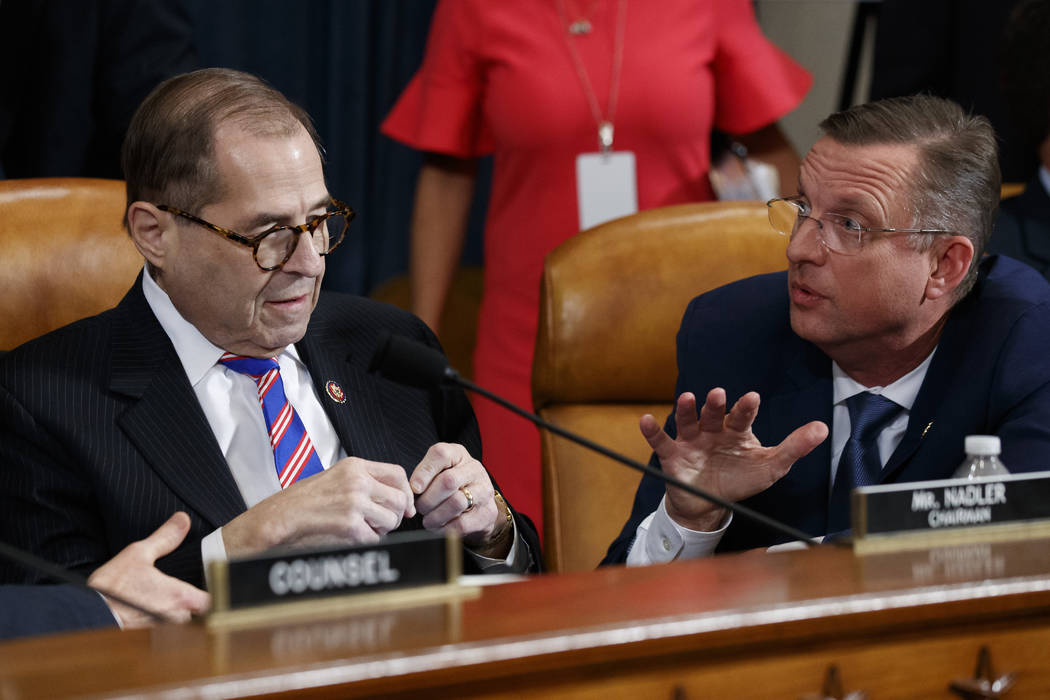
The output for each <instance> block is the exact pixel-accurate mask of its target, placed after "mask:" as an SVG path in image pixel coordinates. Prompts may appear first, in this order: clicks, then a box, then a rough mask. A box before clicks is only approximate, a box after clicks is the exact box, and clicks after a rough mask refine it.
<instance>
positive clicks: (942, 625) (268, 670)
mask: <svg viewBox="0 0 1050 700" xmlns="http://www.w3.org/2000/svg"><path fill="white" fill-rule="evenodd" d="M982 645H986V646H987V647H988V648H989V650H990V652H991V659H992V663H993V665H994V667H995V670H996V671H998V672H1006V671H1014V672H1018V673H1019V676H1018V678H1017V682H1016V685H1015V687H1014V688H1013V690H1012V691H1011V692H1010V693H1008V694H1007V695H1006V696H1005V697H1007V698H1034V697H1041V698H1045V697H1050V542H1047V541H1035V542H1027V543H998V544H981V545H966V546H958V547H952V548H944V549H933V550H924V551H918V552H909V553H897V554H884V555H874V556H869V557H867V558H863V559H862V558H856V557H854V556H853V554H852V552H851V551H849V550H845V549H834V548H830V547H825V548H819V549H815V550H810V551H797V552H785V553H780V554H764V553H748V554H742V555H732V556H723V557H718V558H715V559H709V560H703V561H694V562H680V563H677V564H672V565H667V566H654V567H649V568H645V569H625V568H610V569H603V570H600V571H596V572H586V573H577V574H566V575H561V576H549V577H539V578H536V579H533V580H529V581H524V582H519V583H511V584H506V585H501V586H491V587H486V588H485V589H484V591H483V593H482V595H481V596H480V597H479V598H477V599H475V600H470V601H467V602H464V603H462V605H461V606H460V607H458V608H457V607H455V606H432V607H425V608H417V609H415V610H409V611H396V612H379V611H377V612H373V613H369V614H367V615H361V616H356V617H344V618H340V619H331V620H325V621H322V622H314V623H309V624H297V625H281V626H272V627H263V628H258V629H254V630H248V631H237V632H227V633H212V632H208V631H207V630H206V629H204V628H203V627H202V626H199V625H188V626H183V627H176V626H169V627H161V628H157V629H153V630H148V631H135V632H119V631H117V630H101V631H94V632H84V633H79V634H71V635H64V636H56V637H50V638H38V639H31V640H24V641H20V642H14V643H8V644H4V645H0V697H2V698H4V699H5V700H6V699H7V698H12V699H13V698H37V697H48V698H50V697H59V696H66V695H89V696H96V695H97V696H107V697H108V696H125V695H139V694H149V695H154V696H161V697H165V696H166V697H179V698H183V697H193V696H207V697H242V696H254V695H260V696H267V695H279V694H282V693H297V694H301V695H305V696H310V697H341V698H349V697H362V696H369V697H376V696H382V697H388V696H389V697H413V698H417V699H418V698H426V697H456V698H482V697H483V698H514V697H529V698H532V697H541V696H542V697H555V698H595V697H597V698H602V699H603V700H612V699H613V698H723V697H724V698H740V697H760V698H781V697H782V698H799V697H801V696H802V695H804V694H805V693H807V692H817V691H819V690H820V688H821V685H822V681H823V678H824V675H825V672H826V669H827V667H828V665H829V664H832V663H834V664H836V665H837V666H838V668H839V670H840V672H841V676H842V679H843V683H844V686H845V690H846V691H847V692H848V691H852V690H858V689H862V690H866V691H867V692H868V693H869V696H868V697H869V698H872V700H875V699H876V698H952V697H956V696H955V695H953V694H951V693H950V692H949V691H948V683H949V681H950V680H952V679H954V678H961V677H967V676H972V675H973V672H974V668H975V665H976V659H977V653H978V649H979V648H980V647H981V646H982Z"/></svg>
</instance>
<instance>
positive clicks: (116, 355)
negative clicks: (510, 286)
mask: <svg viewBox="0 0 1050 700" xmlns="http://www.w3.org/2000/svg"><path fill="white" fill-rule="evenodd" d="M122 160H123V167H124V172H125V177H126V180H127V191H128V208H127V215H126V221H127V227H128V231H129V232H130V235H131V239H132V241H133V242H134V244H135V246H136V247H137V248H138V250H139V251H140V252H141V253H142V255H143V258H144V259H145V273H144V274H143V275H141V276H140V278H139V280H138V281H137V282H136V283H135V284H134V285H133V287H132V289H131V290H130V291H129V292H128V294H127V295H126V296H125V298H124V299H123V300H122V301H121V303H120V304H119V305H118V306H117V307H116V308H115V309H112V310H110V311H108V312H106V313H103V314H101V315H99V316H96V317H93V318H89V319H85V320H84V321H81V322H78V323H76V324H73V325H70V326H67V327H65V328H62V329H59V330H58V331H56V332H55V333H52V334H49V335H47V336H44V337H42V338H38V339H36V340H34V341H31V342H30V343H27V344H26V345H23V346H22V347H20V348H17V349H15V350H13V351H12V352H10V353H9V354H7V355H6V356H5V357H4V358H3V360H2V361H0V431H2V434H0V457H2V459H0V464H3V465H4V466H3V467H2V468H0V532H3V533H4V535H5V537H9V538H11V540H12V542H13V543H14V544H17V545H20V546H22V547H24V548H26V549H29V550H30V551H33V552H35V553H36V554H38V555H40V556H43V557H45V558H47V559H50V560H52V561H54V562H56V563H58V564H61V565H64V566H67V567H71V568H75V569H78V570H82V571H85V572H86V571H91V570H93V569H95V568H96V567H98V566H99V565H101V564H102V563H103V562H104V561H105V560H107V559H108V558H110V557H111V556H113V555H114V554H115V553H116V552H117V551H119V550H120V549H121V548H122V547H124V546H125V545H126V544H127V543H128V542H131V541H132V540H135V539H141V538H142V537H145V535H146V534H148V533H149V532H150V531H152V530H153V529H154V528H155V527H156V526H157V525H158V524H159V523H160V522H162V521H163V520H164V519H166V518H167V516H168V514H170V513H171V512H172V511H175V510H183V511H186V512H187V513H188V514H189V515H190V518H191V521H192V522H191V529H190V534H189V536H188V537H187V539H186V542H185V543H184V544H183V545H182V546H181V547H179V548H178V549H176V550H175V552H173V553H172V554H171V555H169V556H167V557H165V558H163V559H161V560H160V561H159V562H158V567H159V568H160V569H161V570H162V571H165V572H167V573H170V574H172V575H174V576H176V577H178V578H181V579H183V580H186V581H189V582H191V583H195V584H198V585H199V584H200V583H201V582H202V581H203V566H202V563H203V562H205V561H211V560H219V559H222V558H224V557H234V556H242V555H249V554H252V553H255V552H259V551H262V550H265V549H268V548H271V547H275V546H313V545H320V544H351V543H368V542H373V541H376V540H378V539H379V538H380V537H381V536H382V535H384V534H386V533H388V532H391V531H394V530H398V529H405V528H417V529H418V528H426V529H428V530H433V531H442V532H447V531H451V532H455V533H457V534H459V535H460V536H461V537H462V539H463V543H464V546H465V550H466V556H465V557H464V563H465V565H466V566H467V567H469V568H472V569H473V570H475V571H492V570H507V569H508V568H509V569H512V570H516V571H524V570H526V569H530V568H534V567H535V566H537V565H538V563H539V561H540V556H539V547H538V542H537V538H536V533H535V530H534V528H533V527H532V525H531V524H530V523H529V522H528V519H527V518H524V517H522V516H520V515H519V514H516V513H514V512H513V511H511V509H510V508H509V506H508V505H507V503H506V502H505V501H504V500H503V498H502V496H500V495H499V493H498V491H497V490H496V487H495V485H494V484H493V482H492V480H491V478H490V477H489V475H488V473H487V472H486V470H485V468H484V467H483V466H482V464H481V462H480V461H479V458H480V457H481V446H480V438H479V436H478V429H477V423H476V421H475V420H474V415H473V412H472V411H471V409H470V405H469V402H468V401H467V399H466V397H465V395H464V394H463V392H462V391H459V390H450V389H434V390H431V391H425V390H418V389H412V388H406V387H403V386H400V385H397V384H394V383H393V382H390V381H387V380H384V379H381V378H379V377H376V376H374V375H371V374H369V373H368V371H367V370H368V365H369V361H370V358H371V356H372V354H373V352H374V350H375V348H376V343H377V337H378V336H379V334H380V333H381V332H382V331H390V332H392V333H397V334H402V335H406V336H410V337H412V338H414V339H417V340H419V341H421V342H426V343H429V344H431V345H433V346H436V345H437V341H436V339H435V338H434V336H433V334H432V333H431V332H430V331H429V329H427V328H426V326H425V325H424V324H423V323H422V322H421V321H419V320H418V319H416V318H415V317H413V316H411V315H410V314H407V313H405V312H402V311H400V310H397V309H394V308H392V307H389V306H386V305H383V304H379V303H376V302H372V301H370V300H367V299H362V298H357V297H346V296H342V295H336V294H327V293H322V292H321V279H322V277H323V276H324V271H325V258H324V256H325V255H327V254H328V253H329V252H331V251H332V250H334V249H335V247H336V246H337V245H338V244H339V242H340V240H342V237H343V236H344V235H345V232H346V230H347V227H348V225H349V220H350V219H351V218H352V216H353V212H352V211H351V210H350V209H349V207H347V206H346V205H344V204H342V203H341V202H339V201H338V200H336V199H334V198H333V197H332V195H331V194H330V193H329V192H328V189H327V187H326V184H325V179H324V173H323V170H322V159H321V148H320V145H319V144H318V140H317V136H316V133H315V131H314V129H313V126H312V124H311V122H310V119H309V117H308V116H307V115H306V114H305V113H304V112H303V111H302V110H301V109H300V108H298V107H297V106H295V105H293V104H292V103H290V102H289V101H288V100H287V99H286V98H285V97H284V96H283V95H282V94H281V93H279V92H278V91H276V90H274V89H273V88H271V87H270V86H269V85H266V84H265V83H264V82H263V81H261V80H259V79H258V78H255V77H254V76H250V75H247V74H244V73H240V72H237V71H232V70H223V69H207V70H202V71H197V72H194V73H188V74H185V75H181V76H177V77H175V78H172V79H170V80H168V81H165V82H164V83H162V84H161V85H160V86H158V87H157V88H156V89H155V90H154V91H153V92H152V93H151V94H150V95H149V96H148V97H147V98H146V100H145V101H144V102H143V104H142V105H141V106H140V107H139V109H138V111H137V112H136V113H135V116H134V117H133V119H132V122H131V125H130V127H129V129H128V135H127V138H126V140H125V142H124V149H123V159H122ZM22 578H23V575H22V574H21V572H14V571H11V570H10V569H8V570H6V571H0V580H4V579H7V580H12V579H14V580H19V579H22Z"/></svg>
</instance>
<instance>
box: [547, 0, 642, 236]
mask: <svg viewBox="0 0 1050 700" xmlns="http://www.w3.org/2000/svg"><path fill="white" fill-rule="evenodd" d="M556 3H557V7H558V15H559V17H560V19H561V23H562V28H563V30H564V31H565V41H566V43H567V44H568V47H569V55H570V56H571V57H572V63H573V66H574V67H575V69H576V75H577V76H578V77H579V79H580V85H581V86H582V87H583V92H584V95H585V96H586V98H587V104H588V106H589V107H590V109H591V115H592V116H593V118H594V121H595V124H596V125H597V128H598V147H599V152H598V153H580V154H579V155H577V156H576V200H577V205H578V210H579V225H580V230H583V229H587V228H591V227H592V226H597V225H598V224H600V223H603V222H605V221H609V220H610V219H615V218H618V217H621V216H627V215H628V214H633V213H634V212H636V211H638V187H637V183H636V176H635V160H634V153H631V152H630V151H618V152H617V151H613V137H614V135H615V131H614V127H613V123H614V120H615V118H616V105H617V99H618V97H619V89H620V74H621V69H622V66H623V45H624V34H625V30H626V27H627V0H619V3H618V8H617V18H616V30H615V31H616V34H615V40H614V43H613V60H612V69H611V72H610V75H609V102H608V105H607V108H606V113H605V114H604V115H603V114H602V110H601V106H600V105H599V104H598V97H597V95H595V93H594V87H593V85H592V84H591V81H590V78H589V77H588V75H587V69H586V67H585V66H584V65H583V60H582V59H581V58H580V54H579V51H578V50H577V48H576V44H575V36H574V32H573V31H572V29H571V27H570V25H569V23H568V17H567V14H566V11H565V0H556Z"/></svg>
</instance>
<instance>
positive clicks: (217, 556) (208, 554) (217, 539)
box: [201, 527, 227, 590]
mask: <svg viewBox="0 0 1050 700" xmlns="http://www.w3.org/2000/svg"><path fill="white" fill-rule="evenodd" d="M226 559H227V556H226V543H225V542H223V541H222V528H221V527H220V528H219V529H218V530H215V531H213V532H211V533H210V534H208V535H206V536H205V537H204V539H203V540H201V561H202V562H204V585H205V586H207V588H208V590H211V580H210V579H209V571H208V569H209V567H208V564H209V563H210V562H213V561H226Z"/></svg>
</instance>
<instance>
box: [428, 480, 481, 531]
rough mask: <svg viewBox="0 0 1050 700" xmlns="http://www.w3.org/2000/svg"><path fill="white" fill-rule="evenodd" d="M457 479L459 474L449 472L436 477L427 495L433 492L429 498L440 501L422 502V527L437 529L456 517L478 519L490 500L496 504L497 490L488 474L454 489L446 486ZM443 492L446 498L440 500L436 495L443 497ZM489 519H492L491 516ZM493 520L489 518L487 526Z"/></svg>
mask: <svg viewBox="0 0 1050 700" xmlns="http://www.w3.org/2000/svg"><path fill="white" fill-rule="evenodd" d="M449 471H451V470H449ZM458 481H459V478H458V477H457V476H456V475H454V474H450V473H449V472H444V473H442V474H441V475H440V476H438V478H437V479H435V481H434V483H433V484H432V485H431V488H430V490H428V491H427V493H426V495H427V496H432V498H431V499H430V500H433V501H437V502H436V503H433V505H432V506H431V505H429V504H428V505H422V504H421V505H420V506H419V512H420V513H422V514H423V527H425V528H427V529H428V530H437V529H440V528H443V527H445V526H446V525H447V524H449V523H450V522H451V521H453V520H455V519H456V518H462V519H464V520H465V521H466V522H471V521H474V520H478V518H477V515H478V512H480V511H482V510H484V508H483V506H487V505H489V504H492V505H493V506H494V505H495V501H494V500H493V495H494V493H495V492H494V491H493V489H492V484H491V482H490V481H489V480H488V477H485V478H484V479H482V480H476V479H475V480H472V481H468V482H467V483H465V484H462V485H461V486H457V487H455V488H453V489H451V490H449V489H448V488H446V484H451V483H455V482H458ZM464 489H465V490H467V491H469V492H470V496H471V500H470V501H468V499H467V496H466V494H465V493H464ZM441 494H445V498H443V499H441V500H439V501H438V500H437V499H438V498H440V496H441ZM422 498H423V497H422V496H420V499H422ZM494 513H495V511H494V510H493V514H494ZM485 519H486V518H481V519H480V520H485ZM489 520H491V518H490V519H489ZM490 524H491V522H487V523H485V524H484V526H485V527H487V526H488V525H490ZM473 531H474V530H471V529H465V530H464V531H463V533H461V534H465V533H466V532H473Z"/></svg>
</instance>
